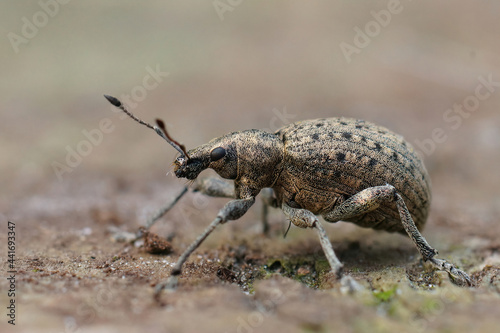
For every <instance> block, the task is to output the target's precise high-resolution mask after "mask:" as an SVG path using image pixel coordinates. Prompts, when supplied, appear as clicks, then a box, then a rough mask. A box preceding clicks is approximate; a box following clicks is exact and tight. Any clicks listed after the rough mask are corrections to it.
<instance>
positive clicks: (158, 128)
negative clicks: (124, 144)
mask: <svg viewBox="0 0 500 333" xmlns="http://www.w3.org/2000/svg"><path fill="white" fill-rule="evenodd" d="M104 97H105V98H106V99H107V100H108V102H110V103H111V104H113V106H116V107H117V108H119V109H120V110H122V111H123V112H125V113H126V114H127V115H128V116H129V117H130V118H132V119H134V120H135V121H137V122H138V123H139V124H142V125H144V126H146V127H149V128H151V129H152V130H154V131H155V132H156V133H157V134H158V135H159V136H161V137H162V138H163V139H165V140H166V141H167V142H168V143H169V144H170V145H171V146H172V147H174V148H175V149H176V150H177V151H178V152H179V153H181V155H182V156H184V157H185V158H186V159H189V156H188V154H187V152H186V147H184V145H182V144H180V143H179V142H177V141H175V140H174V139H172V138H171V137H170V135H169V134H168V132H167V129H166V128H165V124H164V123H163V121H162V120H160V119H156V124H158V126H153V125H151V124H148V123H147V122H145V121H142V120H141V119H139V118H137V117H136V116H134V115H133V114H132V112H130V111H129V110H127V108H125V106H124V105H123V104H122V102H120V100H118V98H116V97H113V96H109V95H104Z"/></svg>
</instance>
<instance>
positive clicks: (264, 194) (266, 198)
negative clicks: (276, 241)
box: [260, 188, 278, 235]
mask: <svg viewBox="0 0 500 333" xmlns="http://www.w3.org/2000/svg"><path fill="white" fill-rule="evenodd" d="M260 197H261V199H262V231H263V233H264V235H269V229H270V227H269V219H268V216H269V207H273V208H277V207H278V202H277V201H276V198H275V197H274V191H273V189H272V188H263V189H262V190H261V191H260Z"/></svg>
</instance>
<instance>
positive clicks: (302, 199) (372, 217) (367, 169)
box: [106, 96, 471, 295]
mask: <svg viewBox="0 0 500 333" xmlns="http://www.w3.org/2000/svg"><path fill="white" fill-rule="evenodd" d="M106 98H107V99H108V100H109V101H110V102H111V103H112V104H113V105H115V106H116V107H119V108H121V109H122V110H124V111H125V112H127V113H128V114H129V115H130V116H132V115H131V114H130V113H129V112H128V111H126V110H125V108H124V107H123V106H122V104H121V103H120V102H119V101H118V100H117V99H115V98H113V97H110V96H106ZM132 117H133V116H132ZM134 119H136V120H137V121H139V122H141V123H142V124H145V125H146V126H148V127H150V128H153V129H155V131H156V132H157V133H158V134H160V135H161V136H162V137H163V138H165V139H166V140H167V141H168V142H169V143H170V144H172V145H173V146H174V147H175V148H176V149H177V150H178V151H179V152H180V154H181V155H180V156H179V157H177V159H176V160H175V162H174V171H175V175H176V176H177V177H179V178H187V179H189V180H194V179H196V178H197V177H198V175H199V174H200V172H202V171H203V170H205V169H207V168H211V169H213V170H215V171H216V172H217V173H218V174H219V175H220V176H221V177H222V178H225V179H231V180H233V181H234V186H232V185H231V184H229V183H226V182H223V181H221V180H220V179H212V178H209V179H205V180H203V181H201V182H197V183H195V190H198V191H201V192H202V193H205V194H207V195H210V196H221V197H229V198H233V199H234V200H232V201H230V202H228V203H227V204H226V205H225V206H224V207H223V208H222V209H221V210H220V211H219V213H218V214H217V217H216V218H215V220H214V221H213V222H212V223H211V224H210V226H209V227H208V228H207V229H206V230H205V231H204V232H203V233H202V234H201V235H200V236H199V237H198V238H197V239H196V241H195V242H193V243H192V244H191V245H190V246H189V248H188V249H187V250H186V251H185V252H184V253H183V254H182V255H181V257H180V258H179V260H178V262H177V264H176V265H175V266H174V268H173V271H172V273H171V279H170V281H168V282H166V283H161V284H159V285H158V286H157V295H158V293H159V292H160V291H161V290H162V289H163V288H165V287H166V286H174V285H175V281H176V280H175V277H176V276H178V275H180V273H181V269H182V265H183V264H184V262H185V261H186V260H187V258H188V256H189V255H190V254H191V253H192V252H193V251H194V250H195V249H196V248H197V247H198V246H199V245H200V244H201V242H202V241H203V240H204V239H205V238H206V237H207V236H208V235H209V234H210V233H211V232H212V231H213V230H214V229H215V228H216V227H217V226H218V225H219V224H222V223H225V222H227V221H229V220H236V219H238V218H240V217H241V216H242V215H243V214H245V212H246V211H247V210H248V209H249V208H250V206H252V205H253V203H254V202H255V197H256V196H257V195H258V194H259V193H260V192H261V191H262V190H263V189H265V191H262V194H263V196H264V198H263V200H264V203H265V204H267V205H270V206H273V207H277V208H281V209H282V210H283V213H284V214H285V215H286V216H287V217H288V218H289V219H290V221H291V222H292V223H293V224H294V225H296V226H298V227H301V228H314V229H315V230H316V231H317V232H318V235H319V239H320V242H321V246H322V248H323V250H324V252H325V255H326V258H327V260H328V262H329V264H330V266H331V268H332V270H333V271H334V272H335V273H336V274H337V276H338V277H340V276H341V274H342V263H340V261H339V260H338V259H337V257H336V256H335V253H334V251H333V248H332V245H331V243H330V241H329V239H328V237H327V235H326V232H325V230H324V229H323V227H322V225H321V223H320V221H319V220H318V217H317V215H320V216H322V217H323V219H324V220H325V221H327V222H337V221H348V222H353V223H355V224H357V225H359V226H362V227H367V228H373V229H380V230H386V231H390V232H400V233H403V234H407V235H408V236H409V237H410V238H411V240H412V241H413V243H414V244H415V245H416V247H417V249H418V251H419V252H420V254H421V255H422V257H423V259H424V261H428V262H430V263H431V264H432V265H433V266H435V267H436V268H437V269H440V270H444V271H446V272H448V273H449V275H450V276H451V277H452V278H453V280H454V281H455V282H457V283H458V284H461V285H470V284H471V280H470V278H469V276H468V275H467V274H466V273H465V272H463V271H461V270H459V269H457V268H456V267H455V266H454V265H452V264H451V263H449V262H447V261H445V260H442V259H437V258H435V255H436V254H437V251H436V250H435V249H433V248H432V247H431V246H430V245H429V244H428V243H427V241H426V240H425V238H424V237H423V236H422V235H421V234H420V232H419V229H422V227H423V226H424V224H425V222H426V220H427V215H428V213H429V206H430V201H431V192H430V181H429V176H428V174H427V171H426V169H425V167H424V164H423V162H422V160H421V159H420V158H419V157H418V155H417V154H416V152H415V151H414V150H413V148H412V147H411V146H410V144H408V143H407V142H406V141H405V140H404V139H403V137H402V136H400V135H397V134H395V133H393V132H391V131H389V130H388V129H386V128H384V127H381V126H377V125H374V124H372V123H369V122H365V121H363V120H357V119H349V118H328V119H316V120H307V121H300V122H296V123H293V124H290V125H287V126H285V127H282V128H281V129H279V130H278V131H276V132H275V133H268V132H265V131H261V130H255V129H253V130H247V131H240V132H233V133H229V134H226V135H224V136H222V137H220V138H216V139H213V140H211V141H210V142H208V143H206V144H203V145H201V146H199V147H197V148H194V149H192V150H189V151H187V152H186V150H185V149H184V147H183V146H182V145H180V144H178V143H177V142H175V141H174V140H172V139H171V138H170V137H169V136H168V134H167V133H166V131H165V128H164V126H163V123H162V122H157V123H158V125H159V127H156V126H151V125H149V124H146V123H144V122H142V121H140V120H138V119H137V118H135V117H134ZM270 189H272V190H270ZM183 193H184V192H183ZM162 213H164V211H162ZM160 215H161V214H160Z"/></svg>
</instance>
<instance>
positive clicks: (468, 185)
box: [0, 0, 500, 333]
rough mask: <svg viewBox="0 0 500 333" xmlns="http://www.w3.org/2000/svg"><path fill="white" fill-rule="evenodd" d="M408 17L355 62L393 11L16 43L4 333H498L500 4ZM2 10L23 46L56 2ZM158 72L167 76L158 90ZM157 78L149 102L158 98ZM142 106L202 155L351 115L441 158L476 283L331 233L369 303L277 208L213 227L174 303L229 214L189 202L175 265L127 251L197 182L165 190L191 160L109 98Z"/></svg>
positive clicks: (356, 10) (75, 32) (187, 5)
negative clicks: (347, 50) (198, 241)
mask: <svg viewBox="0 0 500 333" xmlns="http://www.w3.org/2000/svg"><path fill="white" fill-rule="evenodd" d="M401 4H402V8H403V9H402V10H401V11H400V12H398V13H397V14H394V15H392V16H391V22H390V23H389V24H388V25H387V26H386V27H383V28H381V29H380V32H379V33H378V34H376V36H373V38H371V39H370V41H369V42H367V45H364V46H363V47H361V48H360V49H359V50H358V51H359V52H358V53H353V54H351V58H350V59H348V58H346V56H345V54H343V52H342V49H341V47H340V45H342V43H343V42H345V43H350V44H353V43H354V40H355V38H356V37H355V34H356V32H355V31H356V30H355V28H356V27H359V28H360V29H364V28H365V26H366V24H368V23H370V22H375V21H374V20H375V18H374V16H373V14H372V11H375V12H376V13H379V12H380V11H381V10H385V9H388V8H389V7H388V2H386V1H377V2H374V1H370V2H368V1H366V2H363V1H356V2H355V3H354V2H353V3H350V2H349V3H348V2H346V1H328V2H323V3H322V4H319V3H318V4H310V3H309V2H292V1H290V2H286V3H267V2H266V3H264V2H259V1H254V2H248V1H247V2H242V3H241V4H240V5H238V6H236V7H234V8H233V10H232V11H228V12H225V14H224V17H223V18H224V19H221V17H220V15H219V14H218V13H217V11H216V9H214V5H213V4H212V2H206V3H204V4H200V3H199V2H191V1H183V2H179V3H178V4H172V5H165V3H164V2H161V1H158V2H154V1H151V2H148V4H142V5H140V6H138V5H137V3H136V2H132V1H121V0H120V1H115V2H113V1H109V2H106V3H105V4H104V3H103V2H101V1H96V0H95V1H94V0H91V1H86V2H85V3H83V2H76V1H72V2H69V3H68V4H66V5H60V7H58V12H57V13H56V14H54V16H53V17H52V16H50V19H49V21H48V23H47V24H46V26H44V27H43V28H40V29H39V30H38V31H37V32H36V35H35V36H32V37H30V38H29V40H28V41H27V42H26V43H23V44H20V45H18V47H19V48H18V50H17V52H16V49H15V48H13V45H12V43H11V42H10V41H9V38H2V39H1V40H0V49H1V50H2V52H1V54H0V56H1V59H0V60H1V61H0V66H1V67H0V70H1V72H0V73H1V75H2V80H0V105H1V107H0V116H1V121H0V156H1V160H0V220H1V224H0V225H1V227H0V245H1V248H0V260H1V262H2V266H1V267H2V275H1V279H0V290H1V293H0V305H1V308H2V311H1V315H0V318H2V320H1V321H0V331H1V332H67V333H70V332H138V331H141V332H142V331H152V332H156V331H166V332H245V333H247V332H275V331H278V330H279V331H287V332H330V331H339V332H356V333H358V332H393V331H394V332H432V331H436V332H494V331H497V330H498V327H499V325H500V324H499V323H500V320H499V318H500V241H499V235H500V223H499V221H500V195H499V191H498V188H500V177H499V176H498V165H500V155H499V153H498V152H499V151H500V130H499V129H500V117H499V112H498V110H499V109H500V88H499V87H500V83H498V82H499V81H500V71H499V68H500V62H499V59H500V57H499V56H498V55H499V54H500V44H499V43H498V31H500V27H499V24H500V21H499V20H498V9H499V8H498V4H497V2H495V1H481V2H469V1H465V0H464V1H456V0H453V1H442V2H439V3H436V4H434V3H430V2H429V3H426V2H417V1H401ZM1 6H2V8H1V9H0V25H1V28H2V35H3V36H8V34H9V33H10V32H13V33H17V34H22V24H23V22H24V21H22V19H23V17H26V18H27V19H28V20H32V19H33V15H34V14H36V13H38V12H39V11H40V10H43V9H41V7H40V5H39V4H38V2H31V3H30V4H27V3H24V2H8V3H7V2H6V3H5V4H2V5H1ZM3 7H4V8H3ZM53 8H55V7H53ZM40 18H41V16H40V17H39V19H40ZM370 24H372V25H373V24H374V23H370ZM353 45H354V44H353ZM348 60H350V61H348ZM157 69H158V71H159V72H160V73H163V74H162V75H163V76H160V77H157V80H156V81H153V80H152V77H153V76H151V75H152V74H151V72H152V71H153V72H154V71H156V70H157ZM166 73H168V74H166ZM488 81H489V82H490V83H485V82H488ZM155 82H156V83H157V85H154V83H155ZM152 85H154V88H153V86H152ZM145 86H147V87H149V88H151V89H148V90H147V91H146V90H145V91H146V92H147V96H139V95H137V94H138V93H140V92H141V91H142V90H140V89H141V87H142V88H143V89H146V88H144V87H145ZM478 92H479V94H480V95H477V94H478ZM134 93H135V96H136V99H135V100H134V101H133V102H134V103H135V104H136V105H135V107H134V109H133V110H134V112H136V113H137V114H138V115H140V116H141V117H142V118H144V119H146V120H148V121H152V119H154V118H155V117H162V118H164V119H165V120H166V121H167V122H168V128H169V131H170V133H171V134H172V135H173V136H174V137H175V138H176V139H178V140H179V141H182V142H183V143H184V144H185V145H186V146H187V147H188V148H192V147H195V146H197V145H199V144H202V143H204V142H207V141H208V140H210V139H211V138H213V137H217V136H220V135H222V134H225V133H228V132H231V131H236V130H242V129H248V128H261V129H264V128H266V129H270V130H272V129H276V128H277V127H280V126H282V125H285V124H287V123H289V122H291V121H296V120H303V119H313V118H320V117H332V116H348V117H356V118H363V119H366V120H368V121H371V122H375V123H378V124H380V125H383V126H385V127H388V128H390V129H392V130H394V131H396V132H398V133H401V134H402V135H404V136H405V138H407V140H408V141H409V142H411V143H412V144H414V145H415V146H416V147H417V148H418V149H419V150H420V151H421V152H422V153H423V155H424V156H425V164H426V166H427V168H428V171H429V173H430V175H431V178H432V182H433V201H432V207H431V214H430V218H429V220H428V222H427V226H426V228H425V230H424V232H423V234H424V236H425V237H426V238H427V240H428V241H429V243H430V244H431V245H432V246H433V247H435V248H437V249H438V250H439V252H440V257H441V258H445V259H448V260H449V261H451V262H453V263H455V264H457V265H458V266H460V267H461V268H462V269H464V270H465V271H466V272H468V273H469V274H470V275H471V277H472V278H473V280H474V286H473V287H471V288H461V287H457V286H455V285H454V284H453V283H452V282H451V281H450V279H449V278H448V276H447V275H446V274H445V273H439V272H435V271H433V270H432V269H431V268H430V267H428V266H426V265H424V264H423V263H422V262H421V260H420V258H419V256H418V253H417V251H416V249H415V248H414V246H413V245H412V243H411V242H410V241H409V240H408V239H407V238H406V237H404V236H402V235H394V234H388V233H385V232H375V231H372V230H369V229H361V228H358V227H356V226H354V225H351V224H348V223H337V224H326V223H325V228H326V230H327V233H328V235H329V237H330V239H331V241H332V243H333V246H334V249H335V251H336V253H337V256H338V257H339V259H340V260H341V261H342V262H343V263H344V264H345V272H346V274H349V275H350V276H352V277H353V278H354V279H355V280H356V281H357V282H358V283H359V284H360V285H361V286H362V289H361V290H359V291H357V292H355V293H349V292H348V290H347V289H346V288H343V287H342V286H341V285H340V284H339V283H338V282H337V281H336V280H335V278H334V277H332V276H331V275H330V274H328V266H327V265H326V261H325V257H324V255H323V253H322V250H321V246H320V244H319V242H318V240H317V238H316V235H315V233H314V232H313V231H311V230H302V229H299V228H296V227H294V226H292V227H291V229H290V231H289V233H288V235H287V237H286V238H284V237H283V235H284V232H285V230H286V228H287V227H288V223H287V221H285V218H284V216H283V215H282V213H281V212H280V211H278V210H272V211H271V214H270V222H271V230H270V233H269V235H264V234H263V233H262V224H261V222H260V221H261V204H260V202H257V203H256V204H255V205H254V207H252V208H251V209H250V211H249V212H248V213H247V214H246V215H245V216H244V217H243V218H242V219H241V220H240V221H235V222H230V223H228V224H226V225H224V226H221V227H220V228H219V229H218V230H217V231H216V232H215V233H214V234H213V235H211V237H209V238H208V239H207V240H206V242H205V243H204V244H203V245H202V246H201V247H200V248H199V249H198V250H197V251H196V252H195V253H194V254H193V255H192V256H191V258H190V259H189V261H188V263H187V264H186V266H185V270H184V272H183V274H182V276H181V278H180V281H179V287H178V289H177V290H176V291H175V292H172V293H164V294H163V295H162V298H161V301H162V304H158V303H156V302H155V301H154V300H153V290H154V286H155V285H156V284H157V283H158V282H160V281H163V280H164V279H165V278H167V277H168V275H169V272H170V270H171V267H172V265H173V263H175V261H176V260H177V258H178V257H179V255H180V254H181V253H182V251H183V250H184V249H185V248H186V247H187V246H188V245H189V244H190V242H191V241H192V240H193V239H194V238H195V237H196V236H197V235H198V234H199V233H200V232H201V231H202V230H203V229H204V228H205V227H206V226H207V225H208V224H209V223H210V221H211V220H212V219H213V218H214V216H216V214H217V211H218V210H219V209H220V208H221V207H222V206H223V205H224V204H225V202H227V200H225V199H216V198H205V197H203V196H201V195H199V194H194V193H188V194H187V195H186V196H185V197H183V198H182V199H181V200H180V201H179V203H178V204H177V205H176V206H175V207H174V208H173V209H172V210H171V211H169V212H168V213H167V215H166V216H165V217H163V218H162V219H161V220H160V221H159V222H158V223H157V225H155V226H154V227H153V229H152V232H153V233H154V234H155V235H157V236H158V237H161V239H168V241H169V243H168V246H169V247H170V249H171V253H167V254H150V253H148V252H146V248H145V247H144V244H143V243H141V242H136V243H120V242H113V241H112V240H111V239H112V233H113V231H116V230H121V231H129V232H134V231H136V230H137V229H138V228H139V226H141V225H142V224H144V222H145V221H146V220H147V219H148V217H149V216H151V215H153V214H154V212H155V211H156V210H157V209H158V208H159V207H161V206H163V205H165V204H167V203H168V202H170V201H171V200H172V199H173V198H174V197H175V196H176V194H177V193H179V191H181V190H182V188H183V186H184V185H185V184H186V183H185V181H183V180H178V179H176V178H175V177H173V176H172V174H171V173H169V174H168V175H167V176H165V173H166V172H168V171H169V170H170V163H171V161H172V160H173V159H174V157H175V151H174V150H173V149H172V148H171V147H169V146H167V145H165V143H164V142H162V141H161V140H160V139H159V138H158V137H157V136H156V135H155V134H154V133H152V132H150V131H149V130H147V129H146V128H144V127H141V126H140V125H137V124H135V123H133V122H132V121H130V120H129V119H126V120H125V119H122V118H120V115H119V114H118V113H114V112H113V111H111V107H110V105H109V104H108V103H107V102H106V101H105V100H104V98H103V97H102V94H111V95H116V96H122V95H124V94H129V95H134ZM485 94H486V95H487V96H486V95H485ZM476 95H477V96H479V97H480V98H479V97H477V96H476ZM485 96H486V97H485ZM139 97H140V98H139ZM474 98H476V99H477V101H478V102H477V103H478V104H477V105H475V104H474V103H475V101H476V100H475V99H474ZM467 103H472V104H469V109H471V108H472V109H473V111H470V112H468V111H467V110H466V109H465V106H464V105H466V104H467ZM455 105H459V106H460V105H461V106H462V113H460V112H458V111H453V110H454V107H455ZM448 110H452V111H448ZM463 110H466V111H467V112H465V113H464V111H463ZM450 112H451V113H450ZM450 117H453V118H450ZM96 130H99V131H101V133H102V137H100V136H99V135H97V136H95V137H94V139H95V140H96V144H92V145H91V146H87V147H86V148H87V149H88V150H89V151H88V153H86V154H85V155H86V156H83V157H82V158H81V161H79V162H78V163H76V162H75V161H73V162H75V163H76V164H77V165H75V166H72V167H70V169H71V170H70V171H68V172H64V173H63V174H59V175H58V173H57V172H56V171H55V169H54V162H58V163H61V164H64V163H67V154H68V149H73V150H75V149H80V150H81V149H85V147H84V146H82V145H85V144H84V143H83V142H85V141H86V140H87V141H88V140H89V139H88V137H87V136H86V134H85V133H87V134H88V133H96V132H95V131H96ZM85 131H86V132H85ZM68 147H69V148H68ZM78 147H80V148H78ZM89 147H90V148H89ZM209 174H210V173H204V174H202V175H203V176H206V175H209ZM8 221H12V222H14V223H15V227H13V226H11V229H12V230H9V224H8ZM9 231H11V232H15V262H14V263H13V264H14V269H15V271H16V273H15V274H14V275H15V293H16V294H15V297H11V296H9V289H10V288H11V283H10V281H9V280H8V279H7V278H9V277H10V275H12V273H8V270H10V268H9V262H8V259H9V257H8V248H7V246H8V236H9V234H8V232H9ZM150 247H151V246H150ZM12 299H14V300H15V306H16V308H15V315H16V317H15V323H16V325H15V326H13V325H10V324H9V323H8V320H9V317H7V312H8V311H10V310H8V309H7V306H8V304H9V302H10V301H11V300H12Z"/></svg>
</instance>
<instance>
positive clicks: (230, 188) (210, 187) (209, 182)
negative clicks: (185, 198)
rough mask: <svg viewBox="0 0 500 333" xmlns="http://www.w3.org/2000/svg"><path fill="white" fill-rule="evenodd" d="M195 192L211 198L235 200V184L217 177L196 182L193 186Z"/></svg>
mask: <svg viewBox="0 0 500 333" xmlns="http://www.w3.org/2000/svg"><path fill="white" fill-rule="evenodd" d="M193 191H195V192H197V191H199V192H201V193H203V194H206V195H208V196H211V197H218V198H233V199H234V198H235V193H234V184H233V183H230V182H227V181H224V180H222V179H220V178H216V177H206V178H202V179H198V180H196V182H195V183H194V184H193Z"/></svg>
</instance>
